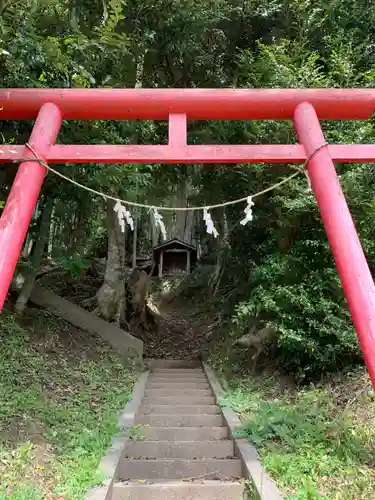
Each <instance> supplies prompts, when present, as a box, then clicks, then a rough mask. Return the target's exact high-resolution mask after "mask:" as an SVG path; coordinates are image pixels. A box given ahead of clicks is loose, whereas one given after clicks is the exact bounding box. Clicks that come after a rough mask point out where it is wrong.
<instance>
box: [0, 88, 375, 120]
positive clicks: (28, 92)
mask: <svg viewBox="0 0 375 500" xmlns="http://www.w3.org/2000/svg"><path fill="white" fill-rule="evenodd" d="M304 101H308V102H310V103H311V104H312V105H313V106H314V108H315V110H316V113H317V115H318V117H319V118H320V119H323V120H346V119H347V120H355V119H367V118H370V117H371V115H372V114H373V112H374V110H375V89H4V90H0V109H1V113H0V119H5V120H9V119H12V120H20V119H33V118H35V117H36V115H37V113H38V111H39V109H40V107H41V106H42V104H44V103H47V102H52V103H54V104H56V105H58V106H59V108H60V109H61V112H62V114H63V117H64V119H75V120H84V119H101V120H116V119H150V120H165V119H167V118H168V115H169V114H170V113H177V114H178V113H184V114H186V115H187V117H188V118H189V119H194V120H210V119H211V120H214V119H216V120H242V119H247V120H248V119H253V120H255V119H257V120H259V119H291V118H292V117H293V113H294V110H295V109H296V107H297V106H298V104H300V103H301V102H304Z"/></svg>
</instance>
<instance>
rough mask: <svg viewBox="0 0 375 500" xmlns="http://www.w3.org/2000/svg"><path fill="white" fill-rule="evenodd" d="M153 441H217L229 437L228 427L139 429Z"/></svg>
mask: <svg viewBox="0 0 375 500" xmlns="http://www.w3.org/2000/svg"><path fill="white" fill-rule="evenodd" d="M137 432H138V433H139V435H140V437H141V439H142V438H144V439H149V440H151V441H216V440H221V439H227V437H228V430H227V428H226V427H142V428H140V429H138V431H137Z"/></svg>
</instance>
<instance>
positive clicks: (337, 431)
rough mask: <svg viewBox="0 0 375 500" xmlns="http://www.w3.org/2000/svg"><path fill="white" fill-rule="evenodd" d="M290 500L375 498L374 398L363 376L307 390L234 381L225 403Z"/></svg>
mask: <svg viewBox="0 0 375 500" xmlns="http://www.w3.org/2000/svg"><path fill="white" fill-rule="evenodd" d="M222 405H223V406H229V407H231V408H232V409H233V410H234V411H236V412H237V413H238V414H239V415H240V417H241V420H242V422H243V428H242V429H240V430H239V431H238V432H239V434H240V435H245V436H246V437H248V439H249V440H250V441H252V442H253V443H254V444H255V445H256V447H257V449H258V450H259V452H260V455H261V460H262V463H263V464H264V466H265V467H266V469H267V470H268V472H269V474H270V476H271V477H272V478H273V479H274V480H275V481H276V483H277V485H278V486H279V488H280V490H281V491H282V492H283V494H284V495H285V499H286V500H312V499H317V498H319V499H325V500H344V499H345V500H346V499H347V500H349V499H350V500H352V499H356V500H360V499H369V498H375V470H374V447H375V435H374V423H375V397H374V393H373V389H372V388H371V386H370V383H369V381H368V376H367V374H366V373H364V371H363V370H358V371H355V372H352V373H349V374H346V375H345V376H340V377H339V378H337V379H336V380H331V381H330V382H326V383H324V384H320V385H318V386H311V387H308V388H303V389H299V390H297V389H295V390H293V391H291V390H289V391H288V390H285V389H282V388H281V387H280V386H279V385H278V381H277V379H276V378H274V377H270V378H268V379H266V380H264V379H263V380H244V379H242V380H239V379H237V380H233V381H232V382H231V383H230V384H229V386H228V392H227V394H226V396H225V397H224V398H223V399H222Z"/></svg>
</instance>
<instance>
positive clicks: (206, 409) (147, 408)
mask: <svg viewBox="0 0 375 500" xmlns="http://www.w3.org/2000/svg"><path fill="white" fill-rule="evenodd" d="M139 413H140V414H141V415H150V414H155V413H158V414H163V415H169V414H171V415H176V414H180V413H181V414H183V415H194V414H198V415H200V414H205V415H220V409H219V408H218V406H216V405H180V404H177V405H161V404H159V405H157V404H156V405H145V404H144V405H142V406H141V408H140V409H139Z"/></svg>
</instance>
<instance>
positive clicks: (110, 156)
mask: <svg viewBox="0 0 375 500" xmlns="http://www.w3.org/2000/svg"><path fill="white" fill-rule="evenodd" d="M328 150H329V153H330V156H331V158H332V160H333V161H335V162H337V163H367V162H373V161H375V145H372V144H336V145H330V146H328ZM32 157H33V155H32V153H31V151H29V150H28V149H27V148H25V146H12V145H3V146H0V163H6V162H12V161H15V162H19V161H20V160H21V159H30V158H32ZM44 159H45V160H46V161H48V163H303V162H304V161H305V159H306V154H305V151H304V149H303V147H302V146H301V145H299V144H292V145H285V144H284V145H283V144H268V145H251V144H249V145H240V146H237V145H236V146H215V145H210V146H185V147H183V146H181V147H178V148H176V147H170V146H138V145H137V146H131V145H127V146H112V145H108V146H106V145H91V146H87V145H84V146H81V145H56V146H51V148H50V150H49V152H48V154H47V155H46V158H44Z"/></svg>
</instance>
